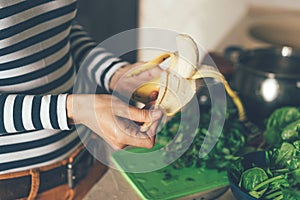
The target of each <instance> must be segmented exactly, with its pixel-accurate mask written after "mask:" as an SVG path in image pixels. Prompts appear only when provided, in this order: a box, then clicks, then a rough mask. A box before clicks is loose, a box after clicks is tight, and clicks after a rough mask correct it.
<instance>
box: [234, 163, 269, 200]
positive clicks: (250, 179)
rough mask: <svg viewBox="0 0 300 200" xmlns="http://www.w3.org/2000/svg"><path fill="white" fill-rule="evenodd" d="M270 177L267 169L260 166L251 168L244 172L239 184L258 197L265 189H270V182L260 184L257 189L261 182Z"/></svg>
mask: <svg viewBox="0 0 300 200" xmlns="http://www.w3.org/2000/svg"><path fill="white" fill-rule="evenodd" d="M268 178H269V177H268V175H267V173H266V172H265V170H263V169H262V168H259V167H254V168H250V169H248V170H246V171H244V173H243V174H242V177H241V180H240V184H239V186H240V187H242V188H243V189H244V190H246V191H247V192H249V194H251V195H252V196H254V197H256V198H260V197H261V196H262V195H263V194H264V193H265V191H266V190H267V189H268V186H269V185H268V184H264V185H262V186H260V187H259V188H258V189H259V191H256V187H257V186H259V184H260V183H262V182H264V181H265V180H267V179H268Z"/></svg>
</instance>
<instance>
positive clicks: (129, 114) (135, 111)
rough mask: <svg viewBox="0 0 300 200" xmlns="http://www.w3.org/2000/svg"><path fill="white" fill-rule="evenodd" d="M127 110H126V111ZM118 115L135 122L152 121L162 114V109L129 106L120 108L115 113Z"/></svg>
mask: <svg viewBox="0 0 300 200" xmlns="http://www.w3.org/2000/svg"><path fill="white" fill-rule="evenodd" d="M126 110H127V111H126ZM116 114H117V115H118V116H119V117H123V118H126V119H130V120H132V121H136V122H152V121H155V120H157V119H159V118H161V116H162V111H161V110H158V109H154V110H146V109H139V108H136V107H133V106H129V107H128V109H122V110H119V111H117V113H116Z"/></svg>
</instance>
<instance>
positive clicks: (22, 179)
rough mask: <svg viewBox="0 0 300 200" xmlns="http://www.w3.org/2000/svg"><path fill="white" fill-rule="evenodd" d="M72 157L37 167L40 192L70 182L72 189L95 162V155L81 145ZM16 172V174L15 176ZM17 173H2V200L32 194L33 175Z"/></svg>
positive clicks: (0, 190) (0, 193) (0, 187)
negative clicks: (6, 176) (4, 177)
mask: <svg viewBox="0 0 300 200" xmlns="http://www.w3.org/2000/svg"><path fill="white" fill-rule="evenodd" d="M70 158H71V159H70ZM70 158H68V159H66V160H64V161H61V162H59V164H53V165H52V166H46V167H41V168H38V169H35V170H37V171H38V176H39V186H38V193H41V192H44V191H46V190H49V189H51V188H54V187H56V186H59V185H63V184H68V185H69V187H70V188H71V189H72V188H74V187H75V185H76V184H77V182H78V181H79V180H81V179H82V178H84V177H85V175H86V174H87V172H88V168H89V167H91V166H92V164H93V162H94V158H93V156H91V155H90V154H89V152H88V151H87V150H86V149H85V148H84V147H81V149H79V150H78V151H77V153H76V155H75V156H73V157H72V156H71V157H70ZM14 174H16V175H15V176H14ZM17 174H18V172H16V173H12V174H10V175H9V176H11V177H12V178H6V179H3V178H1V176H2V175H0V199H1V200H10V199H19V198H24V197H28V195H29V194H30V191H31V190H32V188H31V187H32V183H31V182H32V175H31V174H30V173H27V174H26V175H23V176H22V175H21V176H18V175H17ZM19 174H20V173H19ZM4 176H5V175H4Z"/></svg>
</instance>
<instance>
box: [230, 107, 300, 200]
mask: <svg viewBox="0 0 300 200" xmlns="http://www.w3.org/2000/svg"><path fill="white" fill-rule="evenodd" d="M299 133H300V111H299V109H298V108H296V107H283V108H280V109H277V110H275V111H274V112H273V113H272V114H271V115H270V117H269V118H268V120H267V124H266V130H265V132H264V139H265V141H266V142H267V144H268V146H266V149H267V150H266V151H265V154H266V155H265V157H266V167H264V168H261V167H259V166H257V165H256V163H252V165H251V167H250V169H245V168H244V166H241V165H242V163H243V159H242V158H240V159H239V160H237V161H235V162H234V163H233V165H232V166H231V177H232V179H233V180H235V182H236V183H237V184H238V183H239V184H238V185H239V187H240V188H241V189H242V190H244V191H245V192H247V193H248V194H250V195H251V196H253V197H255V198H257V199H261V200H271V199H272V200H281V199H285V200H296V199H297V200H299V199H300V134H299Z"/></svg>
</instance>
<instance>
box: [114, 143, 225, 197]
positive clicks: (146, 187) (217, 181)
mask: <svg viewBox="0 0 300 200" xmlns="http://www.w3.org/2000/svg"><path fill="white" fill-rule="evenodd" d="M157 148H159V147H158V146H156V147H154V149H152V150H149V149H143V148H133V149H130V150H127V151H130V152H133V153H146V152H148V151H153V150H155V149H157ZM123 155H124V151H120V152H115V153H114V154H113V155H112V160H113V162H114V163H115V164H116V167H117V168H118V169H119V170H121V171H122V174H123V175H124V177H125V178H126V179H127V181H128V182H129V183H130V184H131V185H132V187H133V188H134V189H135V191H136V192H137V193H138V194H139V195H140V196H141V198H142V199H153V200H157V199H176V198H180V197H185V196H189V195H193V194H197V193H205V191H212V190H214V189H220V188H222V187H225V186H227V185H228V184H229V183H228V178H227V174H226V171H217V170H214V169H200V168H197V167H189V168H182V169H174V168H173V167H172V166H167V167H165V168H162V169H159V170H156V171H152V172H147V173H128V172H125V171H128V169H130V167H131V166H132V165H131V164H130V163H129V162H128V159H126V156H123ZM144 164H151V163H144Z"/></svg>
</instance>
